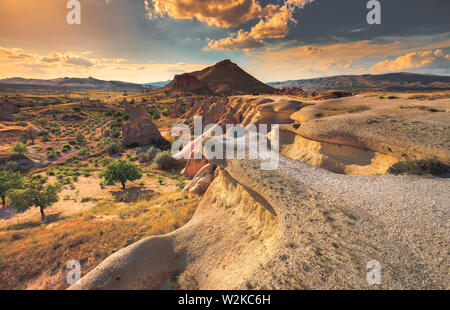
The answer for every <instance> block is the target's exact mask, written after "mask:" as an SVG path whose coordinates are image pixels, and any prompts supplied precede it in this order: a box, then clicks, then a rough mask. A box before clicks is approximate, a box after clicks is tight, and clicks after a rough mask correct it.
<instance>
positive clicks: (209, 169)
mask: <svg viewBox="0 0 450 310" xmlns="http://www.w3.org/2000/svg"><path fill="white" fill-rule="evenodd" d="M215 170H216V166H215V165H213V164H206V165H205V166H204V167H203V168H201V169H200V170H199V171H198V173H197V174H196V175H195V177H194V178H193V179H192V181H191V183H190V184H189V185H188V186H186V188H185V189H184V191H186V192H188V193H190V194H194V195H203V194H204V193H205V192H206V190H207V189H208V187H209V185H210V184H211V182H212V181H213V180H214V171H215Z"/></svg>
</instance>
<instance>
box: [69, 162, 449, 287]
mask: <svg viewBox="0 0 450 310" xmlns="http://www.w3.org/2000/svg"><path fill="white" fill-rule="evenodd" d="M216 164H218V165H219V168H218V171H217V177H216V178H215V180H214V181H213V182H212V184H211V185H210V187H209V188H208V190H207V192H206V194H205V196H204V198H203V200H202V202H201V203H200V205H199V207H198V209H197V211H196V214H195V215H194V217H193V218H192V220H191V221H190V222H189V223H188V224H187V225H186V226H184V227H182V228H180V229H178V230H177V231H175V232H173V233H170V234H167V235H164V236H158V237H151V238H147V239H144V240H142V241H139V242H137V243H136V244H133V245H131V246H129V247H127V248H124V249H122V250H120V251H119V252H117V253H115V254H113V255H112V256H111V257H109V258H108V259H106V260H105V261H104V262H103V263H102V264H101V265H99V266H98V267H97V268H95V269H94V270H93V271H92V272H90V273H89V274H87V275H86V276H85V277H83V278H82V279H81V280H80V282H79V283H78V284H76V285H74V286H72V287H71V289H160V288H183V289H196V288H199V289H236V288H238V289H259V288H262V289H368V288H382V289H448V288H449V282H448V277H447V270H448V268H449V265H448V261H447V260H446V254H447V244H448V235H449V231H448V223H446V219H448V216H449V214H448V201H449V199H450V197H449V193H448V186H449V181H448V179H435V178H422V177H396V176H391V175H383V176H359V177H351V176H345V175H338V174H334V173H331V172H329V171H326V170H323V169H320V168H315V167H312V166H309V165H307V164H303V163H300V162H297V161H293V160H290V159H286V158H281V161H280V166H279V168H278V169H277V170H275V171H261V170H260V162H259V161H257V160H246V161H244V160H231V161H219V162H216ZM374 259H375V260H377V261H379V262H380V264H381V268H382V269H381V270H382V271H381V272H382V276H381V279H382V280H381V285H378V286H370V285H369V284H368V283H367V282H366V274H367V271H366V264H367V263H368V262H369V261H371V260H374Z"/></svg>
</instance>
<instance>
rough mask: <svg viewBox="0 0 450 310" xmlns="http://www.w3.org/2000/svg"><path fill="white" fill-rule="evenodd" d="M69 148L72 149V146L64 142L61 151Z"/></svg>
mask: <svg viewBox="0 0 450 310" xmlns="http://www.w3.org/2000/svg"><path fill="white" fill-rule="evenodd" d="M71 149H72V146H70V144H64V145H63V146H62V151H63V152H64V153H66V152H68V151H70V150H71Z"/></svg>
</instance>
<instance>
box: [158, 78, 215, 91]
mask: <svg viewBox="0 0 450 310" xmlns="http://www.w3.org/2000/svg"><path fill="white" fill-rule="evenodd" d="M166 87H167V88H169V89H170V91H171V92H172V94H177V93H194V94H197V95H206V94H211V93H212V91H211V90H210V89H209V88H208V86H207V85H206V84H204V83H203V82H201V81H200V80H199V79H198V78H197V77H195V76H194V75H192V74H189V73H184V74H181V75H176V76H175V78H174V79H173V81H172V82H170V83H169V84H168V85H167V86H166Z"/></svg>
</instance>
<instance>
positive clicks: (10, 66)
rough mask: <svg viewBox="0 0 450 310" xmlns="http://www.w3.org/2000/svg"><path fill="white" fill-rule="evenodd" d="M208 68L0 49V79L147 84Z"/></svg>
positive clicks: (73, 52) (196, 65)
mask: <svg viewBox="0 0 450 310" xmlns="http://www.w3.org/2000/svg"><path fill="white" fill-rule="evenodd" d="M206 66H207V64H191V63H183V62H180V63H167V64H161V63H159V64H158V63H130V62H129V60H128V59H126V58H120V57H118V58H97V57H94V56H93V55H92V54H91V53H90V52H87V51H85V52H79V51H67V52H64V53H61V52H56V51H51V52H49V53H46V54H37V53H32V52H29V51H26V50H23V49H20V48H6V47H1V46H0V77H2V78H7V77H12V76H25V77H27V78H43V79H48V78H57V77H62V76H72V77H89V76H95V77H97V78H99V79H105V80H121V81H130V82H142V83H146V82H149V81H151V80H155V81H156V80H167V79H170V78H172V77H173V75H174V73H179V72H191V71H198V70H200V69H204V68H205V67H206Z"/></svg>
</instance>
